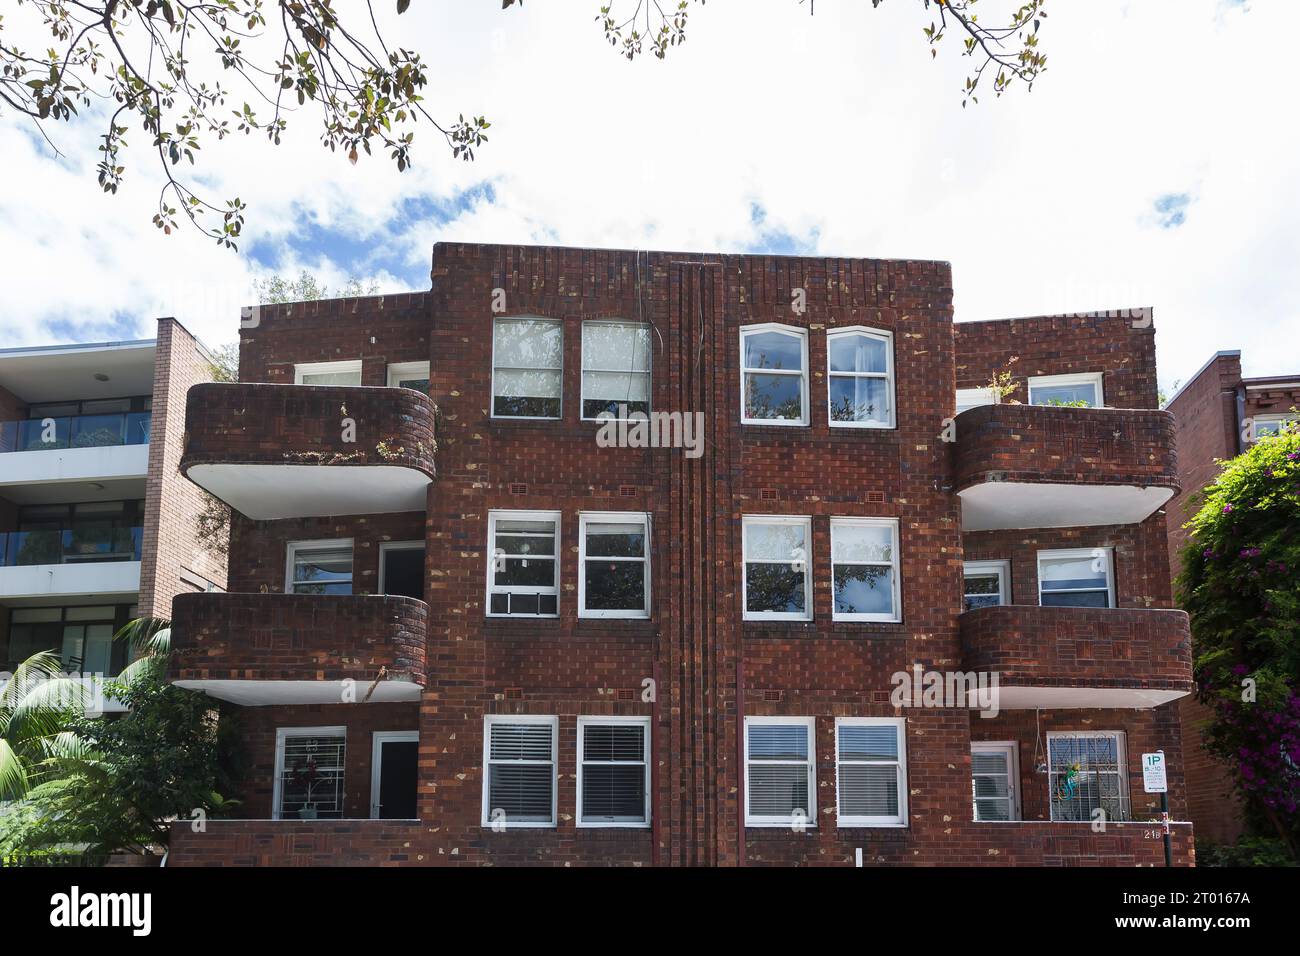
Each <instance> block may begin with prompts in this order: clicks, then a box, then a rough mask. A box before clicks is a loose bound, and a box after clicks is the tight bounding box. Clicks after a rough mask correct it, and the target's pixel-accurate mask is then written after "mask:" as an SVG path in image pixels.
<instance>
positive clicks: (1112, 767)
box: [1047, 731, 1129, 822]
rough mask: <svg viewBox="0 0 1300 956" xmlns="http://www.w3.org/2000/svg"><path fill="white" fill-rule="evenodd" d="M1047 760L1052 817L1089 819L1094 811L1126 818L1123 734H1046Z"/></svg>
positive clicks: (1108, 818)
mask: <svg viewBox="0 0 1300 956" xmlns="http://www.w3.org/2000/svg"><path fill="white" fill-rule="evenodd" d="M1047 760H1048V786H1049V787H1050V788H1051V802H1052V819H1053V820H1067V821H1078V822H1091V821H1092V820H1094V819H1097V817H1096V816H1094V814H1096V813H1097V811H1098V810H1101V811H1104V812H1105V814H1106V816H1105V818H1106V819H1107V820H1127V819H1128V818H1129V812H1128V780H1127V776H1126V773H1125V763H1124V760H1125V757H1124V735H1123V734H1120V733H1112V732H1106V731H1098V732H1087V733H1053V734H1048V735H1047Z"/></svg>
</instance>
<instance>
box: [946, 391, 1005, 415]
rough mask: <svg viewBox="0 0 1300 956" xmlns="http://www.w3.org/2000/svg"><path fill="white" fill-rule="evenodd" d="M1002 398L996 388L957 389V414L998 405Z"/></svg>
mask: <svg viewBox="0 0 1300 956" xmlns="http://www.w3.org/2000/svg"><path fill="white" fill-rule="evenodd" d="M1001 401H1002V396H1001V395H1000V394H999V393H998V390H997V389H996V388H959V389H957V414H958V415H960V414H961V413H962V412H964V411H967V410H968V409H971V408H978V407H979V406H981V405H997V404H999V403H1000V402H1001Z"/></svg>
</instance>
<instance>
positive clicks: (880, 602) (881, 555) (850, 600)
mask: <svg viewBox="0 0 1300 956" xmlns="http://www.w3.org/2000/svg"><path fill="white" fill-rule="evenodd" d="M831 577H832V579H833V583H834V590H835V594H834V597H835V611H834V614H833V615H832V617H833V619H834V620H836V621H897V620H899V600H898V521H897V519H895V518H832V519H831Z"/></svg>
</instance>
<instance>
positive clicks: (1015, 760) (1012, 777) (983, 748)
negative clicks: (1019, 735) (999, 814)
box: [970, 740, 1023, 823]
mask: <svg viewBox="0 0 1300 956" xmlns="http://www.w3.org/2000/svg"><path fill="white" fill-rule="evenodd" d="M970 752H971V754H972V755H974V754H977V753H1004V754H1006V755H1007V777H1008V778H1009V779H1008V782H1007V789H1008V790H1009V796H1010V798H1011V819H1010V820H981V819H980V818H979V804H978V803H976V802H975V767H974V764H972V765H971V808H970V812H971V820H972V821H973V822H975V823H1015V822H1018V821H1019V820H1020V819H1021V817H1022V815H1023V811H1022V810H1021V808H1020V747H1019V746H1018V745H1017V744H1016V741H1014V740H972V741H971V745H970ZM984 799H986V800H987V799H991V798H989V797H985V798H984Z"/></svg>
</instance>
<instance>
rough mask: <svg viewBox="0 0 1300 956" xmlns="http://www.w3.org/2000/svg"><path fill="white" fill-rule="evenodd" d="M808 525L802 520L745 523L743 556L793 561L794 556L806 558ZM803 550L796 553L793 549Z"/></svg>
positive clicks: (760, 559)
mask: <svg viewBox="0 0 1300 956" xmlns="http://www.w3.org/2000/svg"><path fill="white" fill-rule="evenodd" d="M807 534H808V526H807V525H805V524H803V523H802V522H799V523H794V524H769V523H767V522H754V523H748V522H747V523H746V524H745V557H746V559H747V560H749V561H793V560H795V558H796V557H803V558H805V559H806V558H807V553H808V542H807ZM796 550H801V551H803V554H802V555H796V554H795V551H796Z"/></svg>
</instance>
